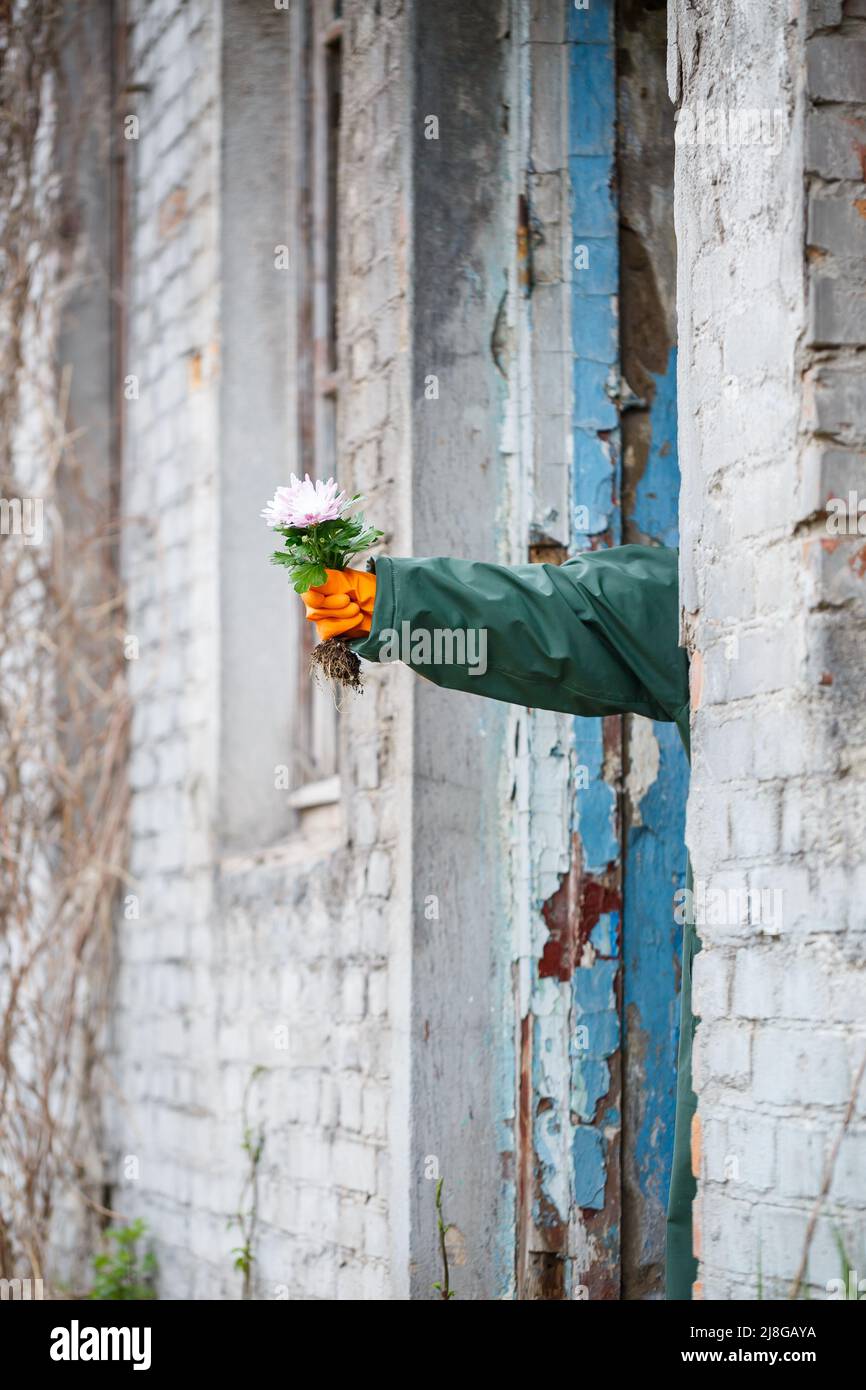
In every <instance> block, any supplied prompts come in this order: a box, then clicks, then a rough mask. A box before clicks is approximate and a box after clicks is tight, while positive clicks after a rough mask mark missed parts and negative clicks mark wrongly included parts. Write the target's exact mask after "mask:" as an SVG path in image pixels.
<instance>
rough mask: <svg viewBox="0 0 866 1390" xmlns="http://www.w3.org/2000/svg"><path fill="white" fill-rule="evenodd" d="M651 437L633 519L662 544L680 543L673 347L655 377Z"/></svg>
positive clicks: (675, 384)
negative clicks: (661, 371) (665, 367)
mask: <svg viewBox="0 0 866 1390" xmlns="http://www.w3.org/2000/svg"><path fill="white" fill-rule="evenodd" d="M653 379H654V381H655V384H656V389H655V397H654V399H653V403H652V414H651V420H652V439H651V441H650V447H649V454H648V456H647V462H646V468H645V469H644V472H643V477H642V478H641V480H640V482H639V483H638V485H637V497H636V500H635V511H634V521H635V522H636V524H637V525H638V526H639V527H640V529H641V531H642V532H643V533H644V535H646V536H651V537H652V539H653V540H656V541H661V543H662V545H670V546H676V545H678V544H679V529H678V526H677V511H678V497H679V476H680V474H679V466H678V462H677V350H676V348H675V347H673V348H671V350H670V355H669V357H668V365H667V370H666V371H665V374H664V376H655V375H654V378H653Z"/></svg>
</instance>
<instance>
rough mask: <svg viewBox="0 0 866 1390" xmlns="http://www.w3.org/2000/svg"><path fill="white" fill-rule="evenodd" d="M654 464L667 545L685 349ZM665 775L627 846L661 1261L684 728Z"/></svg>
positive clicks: (650, 529) (665, 381)
mask: <svg viewBox="0 0 866 1390" xmlns="http://www.w3.org/2000/svg"><path fill="white" fill-rule="evenodd" d="M655 380H656V390H655V395H654V399H653V403H652V408H651V414H650V423H651V427H652V436H651V442H650V447H649V452H648V456H647V463H646V468H645V471H644V474H643V477H642V478H641V480H640V482H639V484H638V487H637V489H636V497H635V512H634V516H633V517H630V518H629V519H630V520H632V521H633V522H634V524H635V526H636V527H637V528H638V529H639V530H640V532H641V533H642V534H643V535H645V536H648V537H649V538H651V539H653V540H657V541H661V542H662V543H663V544H665V545H672V546H675V545H677V543H678V539H679V537H678V530H677V507H678V492H679V465H678V460H677V410H676V349H675V348H673V349H671V351H670V354H669V358H668V365H667V370H666V372H665V374H664V376H661V377H656V378H655ZM652 733H653V737H654V738H655V740H656V744H657V746H658V772H657V775H656V777H655V780H654V782H653V783H652V785H651V786H650V787H648V788H647V789H646V791H645V792H644V795H643V796H642V798H641V800H640V803H639V805H638V806H637V808H636V810H637V813H638V816H639V818H640V822H641V823H640V824H639V825H634V826H632V827H631V828H630V829H629V832H628V837H627V845H626V864H625V876H626V884H627V891H626V894H625V904H624V924H623V957H624V961H625V969H624V984H623V1005H624V1013H625V1032H626V1045H627V1051H628V1055H629V1058H630V1059H632V1060H630V1068H629V1075H628V1078H627V1085H628V1084H629V1083H630V1084H631V1089H632V1103H633V1105H634V1106H635V1107H636V1112H637V1123H636V1132H635V1133H634V1151H633V1153H632V1154H631V1156H630V1157H631V1161H632V1165H633V1172H634V1174H635V1176H636V1179H637V1182H638V1185H639V1189H640V1192H641V1194H642V1196H643V1198H644V1199H645V1201H646V1204H647V1207H646V1210H645V1217H646V1219H645V1220H643V1221H642V1223H641V1227H640V1229H641V1242H640V1258H641V1260H642V1262H645V1263H650V1262H652V1261H653V1260H658V1259H659V1258H660V1256H661V1253H662V1252H661V1250H660V1249H659V1248H657V1245H656V1244H654V1242H658V1239H659V1230H660V1226H659V1222H658V1221H657V1220H656V1221H653V1219H652V1214H653V1211H655V1212H656V1213H658V1212H660V1211H663V1210H664V1208H665V1207H666V1205H667V1192H668V1186H669V1183H670V1172H671V1160H672V1155H673V1137H674V1114H675V1109H676V1062H677V1046H678V1037H679V1028H678V1018H679V994H678V989H677V985H678V980H679V969H680V959H681V932H682V929H681V928H680V927H679V926H678V925H677V924H676V923H675V922H674V920H673V893H674V891H675V889H676V888H677V887H678V886H680V884H681V882H682V877H683V875H684V873H685V850H684V848H683V846H684V838H685V804H686V794H687V791H688V763H687V759H686V756H685V753H684V751H683V747H682V743H681V741H680V737H679V734H678V733H677V730H676V727H675V726H674V725H673V724H658V723H654V724H653V725H652Z"/></svg>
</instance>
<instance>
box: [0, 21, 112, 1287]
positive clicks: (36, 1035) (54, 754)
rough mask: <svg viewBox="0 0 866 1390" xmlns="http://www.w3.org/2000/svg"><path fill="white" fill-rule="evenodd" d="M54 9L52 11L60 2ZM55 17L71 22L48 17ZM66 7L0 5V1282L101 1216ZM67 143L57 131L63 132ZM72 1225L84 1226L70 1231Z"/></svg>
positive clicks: (93, 667)
mask: <svg viewBox="0 0 866 1390" xmlns="http://www.w3.org/2000/svg"><path fill="white" fill-rule="evenodd" d="M67 13H68V12H67ZM64 24H66V25H67V28H64V27H63V26H64ZM69 37H70V36H69V33H68V19H67V20H64V15H63V12H62V7H61V5H60V4H59V3H56V2H55V0H27V2H26V3H23V0H21V2H16V0H0V167H2V169H3V180H2V185H0V1276H2V1277H5V1278H27V1277H31V1276H32V1277H36V1278H42V1277H43V1276H45V1275H46V1273H47V1271H46V1260H47V1252H48V1249H49V1246H50V1244H51V1242H52V1241H53V1240H55V1239H56V1238H57V1235H58V1224H59V1223H62V1231H61V1242H62V1243H66V1244H68V1242H69V1238H70V1232H72V1231H73V1229H74V1230H77V1231H79V1232H80V1231H82V1230H84V1231H86V1230H87V1224H88V1222H93V1221H95V1220H97V1219H98V1218H99V1217H100V1216H101V1215H104V1214H106V1213H105V1212H104V1206H103V1183H104V1174H103V1155H102V1152H101V1142H100V1123H99V1121H100V1114H99V1111H100V1092H101V1089H102V1086H103V1083H104V1076H103V1071H102V1066H101V1056H102V1051H103V1045H104V1030H105V1021H106V1006H107V1001H108V995H109V988H110V978H111V938H112V919H113V911H114V906H115V902H116V894H117V889H118V885H119V882H120V880H121V878H122V865H123V864H124V860H125V825H126V811H127V793H126V786H125V777H124V768H125V762H126V746H127V730H128V723H129V703H128V698H127V693H126V686H125V681H124V660H123V641H122V637H123V602H122V595H121V592H120V589H119V585H118V580H117V576H116V564H115V552H116V547H117V534H116V533H117V523H116V520H115V519H114V518H113V517H112V515H111V502H110V499H108V498H106V497H103V496H92V495H89V493H88V490H87V487H86V486H85V481H84V478H83V476H82V469H81V467H80V466H79V463H78V460H77V458H76V444H77V443H79V438H78V437H77V435H76V432H75V427H74V422H72V421H71V420H70V418H69V396H70V378H69V377H68V375H64V373H63V372H59V371H58V366H57V352H56V347H57V341H58V325H59V322H60V317H59V309H60V304H61V302H62V298H63V295H64V293H65V291H66V290H67V289H68V288H69V274H70V268H69V257H68V254H67V253H68V249H69V245H70V231H69V229H68V227H64V222H63V219H64V216H65V212H64V207H63V197H62V187H61V180H60V179H59V176H58V174H57V171H56V165H55V153H56V145H57V135H58V131H57V120H56V115H55V113H56V110H57V96H58V92H59V89H60V87H61V85H62V83H63V71H62V63H61V54H62V51H63V45H64V43H68V42H69ZM65 134H66V135H67V136H68V135H69V132H68V131H67V132H65ZM82 1223H84V1224H83V1226H82Z"/></svg>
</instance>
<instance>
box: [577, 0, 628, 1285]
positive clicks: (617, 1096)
mask: <svg viewBox="0 0 866 1390" xmlns="http://www.w3.org/2000/svg"><path fill="white" fill-rule="evenodd" d="M614 10H615V6H614V3H613V0H606V3H601V4H593V5H592V6H590V7H588V8H586V9H578V8H577V7H575V6H574V5H573V4H571V5H568V6H567V12H568V18H567V31H566V33H567V41H568V48H569V53H568V174H569V187H570V193H571V239H572V248H571V250H572V258H571V285H572V296H571V306H572V313H571V339H572V341H571V347H572V354H573V372H572V383H573V396H572V438H573V448H574V454H573V464H572V496H573V508H574V510H573V516H572V547H573V548H574V549H577V550H579V549H596V548H598V547H599V546H603V545H616V544H617V543H618V542H619V541H620V539H621V532H622V525H621V511H620V432H619V415H618V411H617V407H616V400H617V396H618V390H617V386H618V382H619V375H620V371H619V324H618V314H617V292H618V279H619V233H618V215H617V200H616V178H615V172H616V171H615V154H616V149H615V134H616V58H615V48H614ZM621 723H622V721H621V720H620V719H619V718H614V719H604V720H602V719H593V720H586V719H579V720H576V721H575V732H574V742H575V752H576V759H577V769H578V773H577V778H576V785H575V798H574V824H575V848H574V856H573V862H572V868H571V874H572V875H575V876H577V885H576V888H575V889H574V890H572V891H573V893H574V896H575V899H576V913H575V918H574V924H573V933H574V948H573V949H574V970H573V973H572V977H571V991H572V994H571V1003H572V1007H571V1029H572V1033H571V1052H572V1057H571V1076H570V1116H569V1119H570V1124H571V1182H572V1203H573V1210H572V1217H571V1231H570V1248H571V1250H572V1251H573V1259H572V1260H571V1261H570V1262H569V1279H570V1283H571V1288H570V1294H571V1296H572V1297H575V1296H581V1295H582V1296H584V1297H589V1298H593V1299H598V1298H602V1299H613V1298H618V1297H619V1292H620V1241H621V1227H620V1185H621V1184H620V1134H621V1090H622V1072H621V1050H620V1049H621V1028H620V1006H621V990H622V955H621V928H622V853H621V840H620V827H619V795H618V793H619V783H620V777H621V771H622V754H621Z"/></svg>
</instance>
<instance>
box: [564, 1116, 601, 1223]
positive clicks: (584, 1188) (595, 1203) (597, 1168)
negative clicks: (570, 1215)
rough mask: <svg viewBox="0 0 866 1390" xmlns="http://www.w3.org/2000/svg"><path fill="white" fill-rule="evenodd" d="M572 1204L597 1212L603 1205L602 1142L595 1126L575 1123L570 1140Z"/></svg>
mask: <svg viewBox="0 0 866 1390" xmlns="http://www.w3.org/2000/svg"><path fill="white" fill-rule="evenodd" d="M571 1158H572V1163H573V1165H574V1202H575V1206H578V1207H587V1208H589V1209H590V1210H592V1211H601V1210H602V1209H603V1207H604V1187H605V1177H606V1172H605V1144H604V1138H603V1136H602V1135H601V1134H600V1133H599V1131H598V1130H597V1129H591V1128H590V1127H589V1126H588V1125H578V1126H577V1127H576V1129H575V1131H574V1137H573V1138H572V1141H571Z"/></svg>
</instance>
